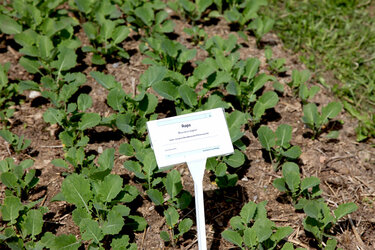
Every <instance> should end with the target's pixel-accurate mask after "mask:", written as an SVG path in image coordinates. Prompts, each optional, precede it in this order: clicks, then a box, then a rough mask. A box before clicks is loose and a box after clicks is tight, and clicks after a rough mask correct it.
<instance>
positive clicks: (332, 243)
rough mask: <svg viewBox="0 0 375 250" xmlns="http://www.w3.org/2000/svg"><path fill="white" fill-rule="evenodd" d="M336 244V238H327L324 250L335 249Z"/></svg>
mask: <svg viewBox="0 0 375 250" xmlns="http://www.w3.org/2000/svg"><path fill="white" fill-rule="evenodd" d="M336 246H337V240H336V239H329V240H327V244H326V247H325V248H324V250H335V249H336Z"/></svg>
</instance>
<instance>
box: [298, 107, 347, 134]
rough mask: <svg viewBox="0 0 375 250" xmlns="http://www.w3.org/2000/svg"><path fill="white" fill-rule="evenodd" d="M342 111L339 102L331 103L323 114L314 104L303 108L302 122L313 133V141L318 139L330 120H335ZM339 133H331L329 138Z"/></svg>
mask: <svg viewBox="0 0 375 250" xmlns="http://www.w3.org/2000/svg"><path fill="white" fill-rule="evenodd" d="M341 110H342V104H341V103H338V102H330V103H328V104H327V105H326V106H324V107H322V110H321V112H319V111H318V108H317V106H316V105H315V104H314V103H309V104H306V105H304V106H303V117H302V121H303V122H304V123H305V124H306V125H307V126H308V127H309V128H310V129H311V130H312V131H313V134H312V139H316V138H318V137H319V135H320V134H321V133H322V130H323V129H324V126H325V125H327V124H328V122H329V120H330V119H333V118H335V117H336V116H337V115H338V114H339V113H340V112H341ZM332 133H335V134H336V137H337V131H331V132H330V133H329V134H328V135H327V136H328V137H329V136H330V135H332Z"/></svg>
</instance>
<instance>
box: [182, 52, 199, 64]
mask: <svg viewBox="0 0 375 250" xmlns="http://www.w3.org/2000/svg"><path fill="white" fill-rule="evenodd" d="M196 54H197V50H196V49H185V50H183V51H182V52H181V54H180V55H179V57H178V61H179V62H181V63H186V62H188V61H190V60H192V59H193V58H194V57H195V55H196Z"/></svg>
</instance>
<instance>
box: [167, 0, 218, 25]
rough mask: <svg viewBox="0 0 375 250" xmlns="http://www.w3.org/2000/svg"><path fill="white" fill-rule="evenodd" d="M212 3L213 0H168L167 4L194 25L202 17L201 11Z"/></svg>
mask: <svg viewBox="0 0 375 250" xmlns="http://www.w3.org/2000/svg"><path fill="white" fill-rule="evenodd" d="M212 3H213V0H199V1H189V0H173V1H169V2H168V6H169V7H170V8H171V9H173V10H174V11H175V12H177V13H179V14H180V15H181V16H182V17H183V18H184V19H185V20H187V21H188V22H192V23H193V25H194V24H195V22H197V21H199V20H201V19H202V15H203V13H204V12H205V11H206V9H207V8H208V7H209V6H210V5H211V4H212Z"/></svg>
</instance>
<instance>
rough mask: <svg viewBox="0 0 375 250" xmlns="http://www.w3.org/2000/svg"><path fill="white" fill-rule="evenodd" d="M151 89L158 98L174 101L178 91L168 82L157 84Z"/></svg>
mask: <svg viewBox="0 0 375 250" xmlns="http://www.w3.org/2000/svg"><path fill="white" fill-rule="evenodd" d="M152 88H153V89H154V90H155V91H156V93H158V94H159V95H160V96H162V97H164V98H165V99H168V100H171V101H174V100H176V98H177V96H178V89H177V87H176V86H175V85H173V84H172V83H170V82H164V81H162V82H157V83H155V84H153V85H152Z"/></svg>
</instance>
